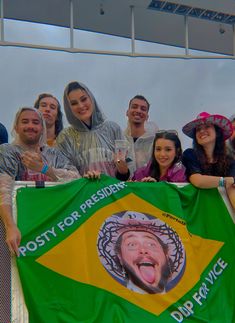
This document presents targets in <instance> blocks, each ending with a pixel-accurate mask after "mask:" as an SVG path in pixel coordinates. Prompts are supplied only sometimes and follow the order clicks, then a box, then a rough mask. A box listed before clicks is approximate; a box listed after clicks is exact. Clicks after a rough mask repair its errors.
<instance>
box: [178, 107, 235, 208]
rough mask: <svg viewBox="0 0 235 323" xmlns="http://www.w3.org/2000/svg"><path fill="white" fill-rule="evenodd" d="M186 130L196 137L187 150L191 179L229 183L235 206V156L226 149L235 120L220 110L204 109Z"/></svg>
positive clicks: (198, 183)
mask: <svg viewBox="0 0 235 323" xmlns="http://www.w3.org/2000/svg"><path fill="white" fill-rule="evenodd" d="M182 131H183V133H184V134H185V135H187V136H189V137H190V138H192V139H193V148H189V149H186V150H185V151H184V153H183V159H182V161H183V163H184V165H185V167H186V172H187V176H188V179H189V181H190V182H191V183H192V184H193V185H194V186H196V187H198V188H214V187H225V188H226V190H227V193H228V196H229V199H230V202H231V204H232V206H233V207H234V208H235V160H234V159H233V158H232V157H230V156H229V155H228V153H227V150H226V144H225V141H226V140H227V139H228V138H229V137H230V136H231V135H232V132H233V127H232V123H231V121H230V120H229V119H227V118H226V117H224V116H222V115H219V114H209V113H207V112H201V113H200V114H199V115H198V116H197V118H196V119H194V120H193V121H191V122H189V123H187V124H186V125H185V126H184V127H183V128H182Z"/></svg>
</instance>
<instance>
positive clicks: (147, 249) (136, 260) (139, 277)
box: [118, 231, 168, 293]
mask: <svg viewBox="0 0 235 323" xmlns="http://www.w3.org/2000/svg"><path fill="white" fill-rule="evenodd" d="M118 257H119V260H120V263H121V265H122V266H123V267H124V269H125V270H126V272H127V275H128V276H129V278H130V279H131V280H132V281H133V282H134V283H135V284H136V285H137V286H139V287H141V288H142V289H144V290H146V291H147V292H149V293H152V292H153V291H154V292H159V283H160V281H161V279H162V274H163V271H164V270H165V268H166V266H167V265H168V263H167V257H166V254H165V252H164V250H163V247H162V245H161V244H160V242H159V240H158V239H157V237H156V236H155V235H154V234H153V233H150V232H147V231H128V232H125V233H123V235H122V237H121V245H120V252H119V255H118Z"/></svg>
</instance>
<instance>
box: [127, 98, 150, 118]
mask: <svg viewBox="0 0 235 323" xmlns="http://www.w3.org/2000/svg"><path fill="white" fill-rule="evenodd" d="M148 110H149V107H148V104H147V102H146V101H145V100H141V99H133V100H132V101H131V103H130V106H129V109H128V110H127V113H126V115H127V117H128V120H129V122H130V123H134V124H143V123H144V122H145V121H146V120H148Z"/></svg>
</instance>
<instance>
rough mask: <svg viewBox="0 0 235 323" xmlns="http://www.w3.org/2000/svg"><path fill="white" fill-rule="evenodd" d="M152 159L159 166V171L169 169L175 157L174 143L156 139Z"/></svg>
mask: <svg viewBox="0 0 235 323" xmlns="http://www.w3.org/2000/svg"><path fill="white" fill-rule="evenodd" d="M154 157H155V159H156V161H157V163H158V164H159V168H160V171H163V172H164V171H166V170H167V169H168V168H169V167H171V165H172V164H173V162H174V160H175V157H176V148H175V143H174V141H172V140H169V139H165V138H158V139H157V140H156V141H155V150H154Z"/></svg>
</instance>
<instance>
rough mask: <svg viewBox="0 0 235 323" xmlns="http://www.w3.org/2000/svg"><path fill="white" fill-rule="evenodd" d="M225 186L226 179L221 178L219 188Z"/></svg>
mask: <svg viewBox="0 0 235 323" xmlns="http://www.w3.org/2000/svg"><path fill="white" fill-rule="evenodd" d="M224 184H225V180H224V177H220V178H219V187H224Z"/></svg>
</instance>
